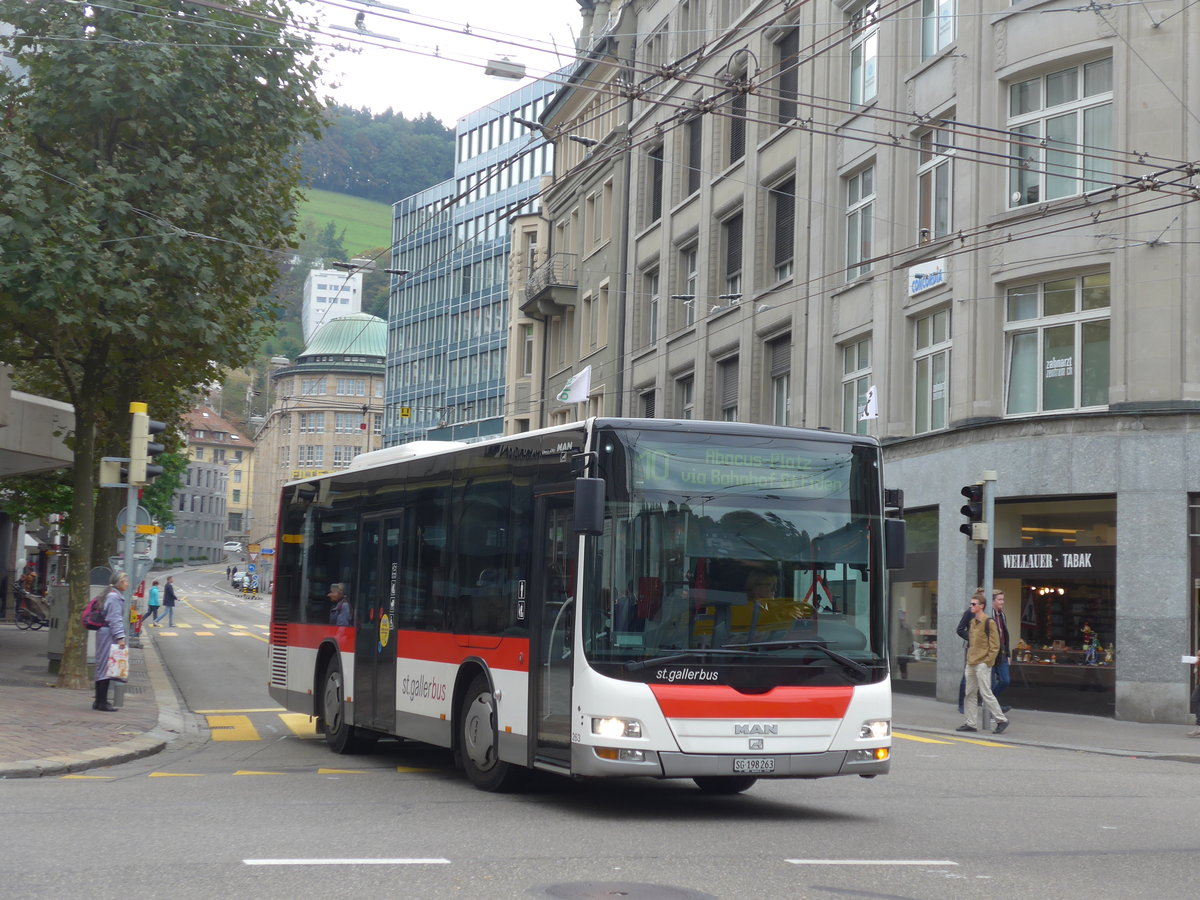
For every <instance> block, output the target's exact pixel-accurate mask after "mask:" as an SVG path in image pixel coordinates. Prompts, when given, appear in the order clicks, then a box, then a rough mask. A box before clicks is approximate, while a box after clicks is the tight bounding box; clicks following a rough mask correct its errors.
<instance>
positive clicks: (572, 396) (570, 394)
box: [558, 366, 592, 403]
mask: <svg viewBox="0 0 1200 900" xmlns="http://www.w3.org/2000/svg"><path fill="white" fill-rule="evenodd" d="M591 392H592V367H591V366H584V367H583V369H581V370H580V371H579V372H576V373H575V374H574V375H572V376H571V377H570V378H568V379H567V383H566V384H564V385H563V389H562V393H561V394H559V395H558V399H559V400H561V401H563V402H564V403H583V402H584V401H585V400H587V398H588V396H589V395H590V394H591Z"/></svg>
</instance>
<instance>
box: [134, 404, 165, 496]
mask: <svg viewBox="0 0 1200 900" xmlns="http://www.w3.org/2000/svg"><path fill="white" fill-rule="evenodd" d="M129 411H130V412H131V413H133V427H132V429H131V430H130V435H129V483H130V484H139V485H140V484H146V483H147V482H149V481H153V480H154V479H155V478H157V477H158V476H159V475H161V474H162V473H163V467H162V466H160V465H157V464H154V463H152V462H151V460H153V459H154V458H155V457H157V456H159V454H161V453H164V452H166V449H167V448H166V447H165V446H163V445H162V444H159V443H157V442H155V441H152V440H150V437H151V435H156V434H162V433H163V432H164V431H166V430H167V426H166V423H165V422H156V421H155V420H154V419H151V418H150V417H149V416H148V415H147V414H146V404H145V403H130V404H129Z"/></svg>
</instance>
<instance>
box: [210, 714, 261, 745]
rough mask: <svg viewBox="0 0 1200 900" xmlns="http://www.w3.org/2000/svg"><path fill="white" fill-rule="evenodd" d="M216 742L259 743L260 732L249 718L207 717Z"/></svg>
mask: <svg viewBox="0 0 1200 900" xmlns="http://www.w3.org/2000/svg"><path fill="white" fill-rule="evenodd" d="M205 718H207V719H208V727H209V730H210V731H211V732H212V739H213V740H214V741H257V740H261V739H260V738H259V736H258V731H257V730H256V729H255V727H254V725H252V724H251V722H250V718H249V717H248V716H206V717H205Z"/></svg>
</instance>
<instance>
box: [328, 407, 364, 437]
mask: <svg viewBox="0 0 1200 900" xmlns="http://www.w3.org/2000/svg"><path fill="white" fill-rule="evenodd" d="M333 415H334V422H333V433H334V434H354V432H356V431H358V421H359V420H358V415H357V414H356V413H344V412H340V413H334V414H333Z"/></svg>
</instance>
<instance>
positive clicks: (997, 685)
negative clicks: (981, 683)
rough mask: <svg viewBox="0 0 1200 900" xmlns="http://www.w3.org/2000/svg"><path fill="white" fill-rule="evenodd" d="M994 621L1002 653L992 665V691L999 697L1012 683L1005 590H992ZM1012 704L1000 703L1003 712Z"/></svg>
mask: <svg viewBox="0 0 1200 900" xmlns="http://www.w3.org/2000/svg"><path fill="white" fill-rule="evenodd" d="M992 621H993V622H994V623H995V624H996V630H997V631H998V632H1000V653H999V654H998V655H997V656H996V664H995V665H994V666H992V693H993V694H995V695H996V697H997V699H999V696H1000V694H1002V693H1004V691H1006V690H1008V686H1009V685H1010V684H1011V683H1012V678H1011V677H1010V675H1009V670H1008V661H1009V653H1010V651H1009V649H1008V619H1006V618H1005V617H1004V591H1000V590H995V591H992ZM1010 709H1012V707H1011V706H1005V705H1004V704H1003V703H1001V705H1000V711H1001V712H1008V711H1009V710H1010Z"/></svg>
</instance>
